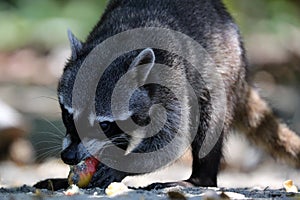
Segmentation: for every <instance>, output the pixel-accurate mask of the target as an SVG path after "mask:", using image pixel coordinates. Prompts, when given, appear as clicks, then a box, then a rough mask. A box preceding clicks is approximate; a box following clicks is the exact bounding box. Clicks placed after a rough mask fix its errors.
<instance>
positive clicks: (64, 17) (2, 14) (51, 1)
mask: <svg viewBox="0 0 300 200" xmlns="http://www.w3.org/2000/svg"><path fill="white" fill-rule="evenodd" d="M105 4H106V1H104V0H85V1H81V0H5V1H3V0H2V1H0V27H1V28H0V49H2V50H3V49H4V50H13V49H15V48H19V47H22V46H28V45H30V46H36V47H42V48H52V47H54V46H56V45H60V44H66V43H67V41H68V40H67V34H66V32H67V29H68V28H69V29H71V30H72V31H73V32H74V33H75V34H76V36H78V37H79V38H80V39H84V38H85V36H86V35H87V34H88V32H89V31H90V30H91V28H92V26H93V25H94V24H95V23H96V22H97V21H98V19H99V16H100V15H101V14H102V12H103V10H104V8H105Z"/></svg>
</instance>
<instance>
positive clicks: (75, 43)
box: [68, 29, 82, 60]
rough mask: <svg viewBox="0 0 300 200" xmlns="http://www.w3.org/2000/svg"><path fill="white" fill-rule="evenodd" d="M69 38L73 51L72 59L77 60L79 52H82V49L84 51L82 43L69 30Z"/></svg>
mask: <svg viewBox="0 0 300 200" xmlns="http://www.w3.org/2000/svg"><path fill="white" fill-rule="evenodd" d="M68 38H69V42H70V45H71V51H72V54H71V59H72V60H76V59H77V56H78V53H79V51H81V49H82V43H81V41H80V40H78V39H77V38H76V37H75V35H74V34H73V33H72V31H71V30H69V29H68Z"/></svg>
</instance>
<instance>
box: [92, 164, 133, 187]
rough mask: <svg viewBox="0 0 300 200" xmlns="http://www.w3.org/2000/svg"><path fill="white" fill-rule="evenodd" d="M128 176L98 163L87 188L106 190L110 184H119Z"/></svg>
mask: <svg viewBox="0 0 300 200" xmlns="http://www.w3.org/2000/svg"><path fill="white" fill-rule="evenodd" d="M127 175H128V174H127V173H125V172H121V171H118V170H115V169H112V168H109V167H107V166H106V165H104V164H102V163H100V164H99V166H98V168H97V171H96V173H95V174H94V175H93V177H92V180H91V182H90V184H89V187H100V188H106V187H107V186H108V185H109V184H111V183H112V182H120V181H122V179H123V178H125V177H126V176H127Z"/></svg>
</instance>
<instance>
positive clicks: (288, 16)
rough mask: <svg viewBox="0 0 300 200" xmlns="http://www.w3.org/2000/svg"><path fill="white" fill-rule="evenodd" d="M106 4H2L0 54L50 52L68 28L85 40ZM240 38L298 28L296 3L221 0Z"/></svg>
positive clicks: (10, 0)
mask: <svg viewBox="0 0 300 200" xmlns="http://www.w3.org/2000/svg"><path fill="white" fill-rule="evenodd" d="M106 2H107V1H106V0H85V1H82V0H2V1H0V50H14V49H16V48H20V47H23V46H34V47H38V48H46V49H49V48H52V47H54V46H57V45H60V44H66V43H67V36H66V30H67V29H68V28H70V29H71V30H72V31H73V32H74V33H75V35H77V36H78V37H79V38H80V39H84V38H85V37H86V35H87V34H88V32H89V31H90V30H91V29H92V27H93V25H94V24H95V23H96V22H97V21H98V19H99V17H100V15H101V14H102V12H103V10H104V8H105V5H106ZM224 2H225V4H226V6H227V7H228V8H229V10H230V12H231V13H232V15H233V16H234V18H235V19H236V21H237V22H238V24H239V25H240V26H241V29H242V32H243V34H251V33H252V32H257V31H271V32H278V33H280V34H281V33H282V34H285V32H284V28H282V25H293V26H300V1H299V0H251V1H250V0H224Z"/></svg>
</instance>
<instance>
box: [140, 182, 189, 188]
mask: <svg viewBox="0 0 300 200" xmlns="http://www.w3.org/2000/svg"><path fill="white" fill-rule="evenodd" d="M176 186H181V187H194V185H193V184H192V183H189V182H187V181H178V182H167V183H152V184H150V185H148V186H146V187H140V188H138V189H142V190H160V189H165V188H169V187H176Z"/></svg>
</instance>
